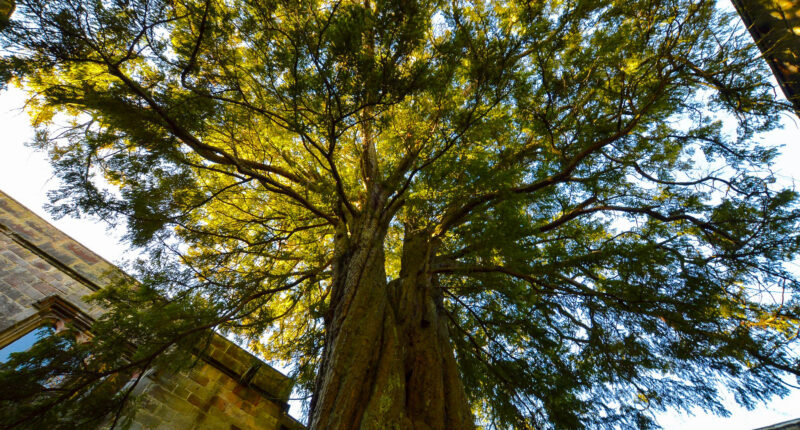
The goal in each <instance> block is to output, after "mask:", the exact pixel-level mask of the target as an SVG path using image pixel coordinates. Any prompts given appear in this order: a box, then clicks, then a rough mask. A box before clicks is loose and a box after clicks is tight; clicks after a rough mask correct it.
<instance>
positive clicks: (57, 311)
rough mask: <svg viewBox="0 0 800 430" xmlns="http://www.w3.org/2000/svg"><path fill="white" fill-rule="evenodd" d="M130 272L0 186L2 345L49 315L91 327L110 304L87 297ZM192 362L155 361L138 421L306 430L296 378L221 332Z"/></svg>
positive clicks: (137, 408) (136, 412)
mask: <svg viewBox="0 0 800 430" xmlns="http://www.w3.org/2000/svg"><path fill="white" fill-rule="evenodd" d="M117 276H125V275H124V274H123V273H122V272H121V271H120V270H119V269H117V268H116V267H114V266H113V265H112V264H111V263H109V262H107V261H105V260H104V259H102V258H101V257H99V256H98V255H96V254H94V253H93V252H91V251H90V250H88V249H87V248H85V247H84V246H82V245H81V244H80V243H78V242H77V241H75V240H74V239H72V238H70V237H69V236H67V235H65V234H64V233H62V232H61V231H59V230H58V229H56V228H55V227H53V226H52V225H50V224H49V223H47V222H46V221H44V220H43V219H41V218H40V217H38V216H37V215H35V214H34V213H33V212H31V211H30V210H28V209H27V208H25V207H24V206H22V205H21V204H19V203H18V202H16V201H15V200H13V199H12V198H11V197H9V196H8V195H6V194H4V193H3V192H1V191H0V348H2V347H4V346H5V345H8V344H9V343H11V342H13V341H14V340H16V339H17V338H19V337H21V336H23V335H24V334H25V333H27V332H29V331H31V330H33V329H34V328H35V327H37V326H39V325H41V324H43V323H51V324H55V325H56V326H58V325H60V324H64V323H65V322H68V321H69V322H72V323H74V324H76V325H77V326H79V327H82V326H83V327H86V328H88V326H89V325H90V324H91V321H92V320H93V319H96V318H98V317H99V316H101V315H102V314H103V309H102V308H99V307H97V306H95V305H90V304H88V303H86V302H85V301H84V300H83V299H82V298H83V297H84V296H86V295H87V294H90V293H92V292H93V291H96V290H98V289H100V288H102V286H103V285H106V284H107V283H108V282H109V281H110V280H111V279H112V278H114V277H117ZM197 358H198V360H197V364H196V365H195V366H194V367H193V368H192V369H190V370H187V371H183V372H180V373H170V372H166V371H160V370H158V369H155V370H154V371H152V372H150V373H149V374H148V375H146V377H145V378H143V381H142V382H141V383H140V385H139V386H138V387H137V390H136V394H137V396H136V400H135V402H134V403H132V405H131V407H130V408H129V410H128V411H127V413H126V414H127V415H128V416H130V417H132V421H133V424H132V428H133V429H176V430H177V429H220V430H223V429H224V430H234V429H240V430H246V429H267V430H299V429H302V428H303V427H302V425H300V424H299V423H298V422H297V421H295V420H294V419H292V418H291V417H290V416H288V415H287V414H286V410H287V399H288V397H289V393H290V392H291V390H292V382H291V380H290V379H289V378H287V377H286V376H284V375H283V374H281V373H280V372H278V371H276V370H275V369H273V368H271V367H269V366H268V365H266V364H265V363H263V362H262V361H260V360H259V359H258V358H256V357H255V356H253V355H252V354H250V353H248V352H247V351H245V350H243V349H242V348H240V347H239V346H237V345H236V344H234V343H233V342H231V341H229V340H227V339H225V338H223V337H222V336H219V335H215V336H214V338H213V340H212V342H211V344H210V346H209V348H208V349H207V350H205V351H198V353H197Z"/></svg>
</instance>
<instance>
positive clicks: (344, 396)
mask: <svg viewBox="0 0 800 430" xmlns="http://www.w3.org/2000/svg"><path fill="white" fill-rule="evenodd" d="M384 232H385V230H382V229H381V228H379V227H378V226H377V225H372V226H368V225H365V226H363V227H362V230H361V231H360V232H359V233H358V234H357V235H354V237H357V239H356V240H355V241H354V242H355V243H352V244H348V246H346V247H345V248H346V249H343V250H342V252H341V253H340V255H338V261H337V262H338V264H337V266H336V268H335V269H334V270H336V272H337V273H335V274H334V285H333V286H332V288H333V291H332V299H331V314H330V315H331V316H330V319H329V321H328V323H327V329H328V332H327V334H326V335H327V336H326V344H325V350H324V353H323V359H322V365H321V369H320V374H319V376H318V379H317V386H316V389H315V393H314V398H313V399H312V404H311V408H312V410H311V422H310V424H309V427H310V428H311V429H312V430H321V429H325V430H351V429H364V430H367V429H419V430H421V429H424V430H444V429H452V430H460V429H472V428H474V421H473V417H472V415H471V412H470V408H469V403H468V402H467V399H466V396H465V394H464V390H463V387H462V385H461V380H460V376H459V373H458V368H457V366H456V361H455V356H454V354H453V348H452V346H451V344H450V340H449V334H448V327H447V317H446V315H444V314H443V311H444V310H443V307H442V299H441V295H440V294H439V292H438V291H437V288H435V286H434V280H433V278H432V277H431V275H430V274H429V273H428V271H427V269H428V265H429V261H430V256H431V252H432V246H431V244H430V241H429V240H428V237H429V236H428V235H426V234H423V233H420V234H410V235H407V237H406V240H405V243H404V247H403V257H402V268H401V276H400V278H399V279H397V280H395V281H392V282H391V283H390V282H387V279H386V274H385V269H384V263H385V262H384V253H383V236H384Z"/></svg>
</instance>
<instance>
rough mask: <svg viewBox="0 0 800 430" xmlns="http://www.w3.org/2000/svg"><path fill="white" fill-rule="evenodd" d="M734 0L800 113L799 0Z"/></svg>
mask: <svg viewBox="0 0 800 430" xmlns="http://www.w3.org/2000/svg"><path fill="white" fill-rule="evenodd" d="M732 1H733V5H734V6H735V7H736V10H737V12H739V15H740V16H741V17H742V21H744V24H745V25H746V26H747V29H748V30H749V31H750V34H751V35H752V36H753V40H755V42H756V45H758V49H760V50H761V53H762V54H763V55H764V59H765V60H767V63H768V64H769V66H770V68H771V69H772V73H773V74H774V75H775V78H776V79H777V80H778V84H779V85H780V86H781V89H783V93H784V94H785V95H786V98H787V99H788V100H789V101H790V102H791V103H792V106H793V107H794V110H795V113H796V114H797V115H798V116H800V2H797V1H796V0H732Z"/></svg>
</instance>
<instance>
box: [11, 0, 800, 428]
mask: <svg viewBox="0 0 800 430" xmlns="http://www.w3.org/2000/svg"><path fill="white" fill-rule="evenodd" d="M0 46H2V48H3V51H2V52H3V53H2V58H1V59H0V61H2V62H1V63H0V75H2V77H3V78H4V80H6V81H8V82H15V83H17V84H20V85H22V86H24V87H25V88H27V89H29V91H30V95H31V96H30V101H29V104H28V107H29V109H30V111H31V113H32V117H33V118H34V125H36V126H37V127H39V132H38V134H37V139H36V142H35V143H34V145H35V146H37V147H39V148H42V149H45V150H47V151H48V152H49V154H50V156H51V159H52V161H53V164H54V166H55V167H56V170H57V172H58V176H59V178H60V179H61V180H62V186H61V188H60V189H59V190H58V191H56V192H55V193H54V194H53V195H52V196H51V197H52V201H53V204H52V207H51V209H52V211H53V212H54V213H55V214H58V215H85V214H88V215H94V216H97V217H100V218H102V219H105V220H109V221H110V222H115V223H118V224H119V225H123V226H125V227H126V228H127V232H128V233H127V238H128V239H129V241H130V243H131V244H132V245H134V246H137V247H140V249H142V250H144V251H145V252H147V253H148V258H145V259H143V260H142V261H139V262H138V264H137V265H136V267H135V270H136V272H135V274H136V276H137V278H138V280H139V282H138V283H137V284H135V285H128V284H125V283H124V282H121V283H120V284H119V285H115V286H113V287H110V288H108V289H106V290H104V291H102V292H100V293H98V296H97V297H95V299H96V300H100V301H102V302H103V303H105V304H106V305H107V306H110V307H111V309H112V310H111V311H110V312H109V314H108V315H107V316H106V317H105V318H104V319H102V320H100V321H98V322H97V323H96V324H95V328H94V329H93V335H94V336H93V337H92V339H91V340H89V341H87V342H85V343H80V344H77V343H76V342H75V341H74V337H70V335H69V333H67V334H62V335H59V336H54V337H53V338H51V339H46V340H43V341H42V342H40V344H39V345H38V346H37V347H36V348H34V349H33V350H31V351H29V352H28V353H24V354H18V355H16V356H15V358H14V359H13V360H12V361H11V362H9V363H8V364H6V365H5V367H3V370H2V372H0V381H1V382H0V385H4V386H6V387H8V386H9V385H7V384H9V382H8V381H12V380H13V381H14V383H15V384H16V385H15V386H16V387H18V388H17V389H15V390H13V392H11V391H12V390H8V389H4V390H3V392H2V393H0V394H1V395H0V402H1V403H0V405H1V406H2V408H1V409H2V410H3V412H1V413H0V416H2V421H0V422H3V423H6V424H13V425H15V426H21V427H26V426H34V425H37V426H38V425H41V424H42V423H48V424H49V425H51V426H53V428H56V427H57V426H59V425H60V426H65V427H67V428H69V426H70V425H74V423H75V422H76V420H87V421H88V420H92V419H97V420H99V419H102V417H103V416H105V414H107V413H108V412H109V411H112V412H113V411H116V412H119V411H120V410H121V409H119V407H120V404H121V403H122V402H123V401H125V400H127V398H128V393H129V390H127V389H125V390H122V391H119V392H118V394H117V395H116V397H114V398H113V401H108V397H109V396H110V394H109V393H111V392H115V391H116V390H117V389H118V388H119V384H116V385H115V384H111V383H110V382H109V381H110V380H111V379H114V378H120V379H123V380H124V379H125V378H129V377H130V375H136V374H138V373H137V371H141V370H142V369H145V368H147V367H150V366H154V365H164V364H165V363H168V364H170V365H175V366H179V365H181V364H187V365H188V364H190V362H191V360H189V359H187V358H186V355H185V354H186V353H187V351H191V347H192V346H194V345H197V344H198V343H199V344H201V345H202V341H203V339H206V338H207V333H208V331H207V330H208V329H210V328H213V329H215V330H217V331H220V332H223V333H228V334H231V335H234V336H237V337H238V338H239V339H241V340H242V341H244V342H247V343H248V345H249V346H250V348H251V349H252V350H254V351H256V352H257V353H259V354H261V355H262V356H263V357H265V358H266V359H268V360H274V361H282V362H285V363H289V364H290V366H291V368H292V369H293V373H292V376H293V377H294V378H296V381H297V384H298V387H299V392H300V393H305V394H307V395H309V396H310V399H311V400H310V401H308V402H307V403H306V405H307V412H308V414H309V419H310V426H311V428H331V429H334V428H341V429H348V428H364V429H368V428H390V427H391V428H418V429H421V428H433V429H443V428H470V427H471V426H472V425H473V424H474V425H477V426H481V427H484V428H520V429H523V428H586V427H588V428H618V427H625V428H629V427H635V428H651V427H655V426H656V424H655V423H654V421H653V414H654V413H655V412H658V411H663V410H665V409H667V408H683V409H686V408H690V407H701V408H704V409H707V410H711V411H713V412H716V413H724V412H725V408H724V405H722V404H721V403H720V402H719V400H718V398H717V393H718V391H719V390H720V389H729V390H732V391H733V392H734V393H735V394H736V399H737V401H739V402H740V403H742V404H743V405H745V406H753V405H755V404H756V402H758V401H765V400H767V399H769V398H770V397H771V396H773V395H781V394H785V393H786V392H787V391H786V388H785V387H784V386H783V385H782V384H781V383H780V382H778V381H779V380H780V378H782V377H784V376H786V375H788V374H794V375H798V374H800V360H799V359H798V354H797V342H798V332H799V331H800V295H798V292H799V291H800V285H799V284H798V281H797V279H796V276H795V275H794V274H793V273H792V272H791V271H790V270H789V268H788V263H790V262H791V261H792V260H793V259H794V258H796V255H797V252H798V249H800V237H798V231H800V225H798V219H799V217H800V212H799V211H798V207H797V193H796V192H795V191H794V190H790V189H783V188H781V187H780V186H778V185H777V184H776V183H775V177H774V175H773V174H772V172H771V170H770V163H771V161H772V160H773V159H774V158H775V156H776V155H777V150H776V148H774V147H772V146H769V145H765V144H763V143H760V142H759V140H758V139H757V137H758V134H759V133H760V132H764V131H767V130H770V129H772V128H774V127H775V126H776V124H777V121H778V117H779V115H780V114H781V113H782V112H786V111H788V110H789V109H790V107H789V106H788V105H787V104H785V103H781V102H778V101H776V100H775V97H774V89H773V88H772V86H771V85H770V83H769V79H768V77H769V70H768V69H767V67H766V66H765V65H764V64H763V63H762V60H760V58H759V56H758V50H757V48H755V47H754V46H753V45H752V42H751V40H750V39H749V37H748V36H747V33H746V30H745V29H744V28H743V27H742V26H741V24H740V23H739V21H738V19H737V17H736V15H735V14H731V13H729V12H725V11H722V10H720V9H719V8H717V6H716V5H715V3H714V2H711V1H703V0H700V1H695V0H625V1H607V0H606V1H600V0H566V1H562V0H548V1H540V2H524V1H519V2H517V1H503V2H480V1H478V2H473V1H457V2H455V1H454V2H438V1H395V0H377V1H371V0H366V1H332V2H328V1H306V0H295V1H279V0H61V1H46V0H19V1H18V2H17V10H16V12H15V15H14V17H13V18H12V20H11V22H10V23H9V25H8V27H6V28H5V29H4V30H3V32H2V34H0ZM65 124H66V125H65ZM132 345H133V346H132ZM123 352H124V354H123ZM176 355H177V356H179V358H176ZM48 357H49V358H48ZM53 357H57V358H53ZM65 357H68V358H65ZM180 357H183V358H180ZM434 368H435V369H436V370H435V371H433V370H431V369H434ZM435 372H439V373H436V374H435V375H433V374H434V373H435ZM111 375H116V376H114V377H112V376H111ZM55 376H57V377H59V378H60V379H59V381H60V384H59V385H58V387H55V388H54V387H53V384H52V383H47V382H46V381H52V380H53V379H52V378H53V377H55ZM43 381H45V382H44V383H43ZM109 386H113V387H114V389H113V390H112V389H110V388H109ZM99 399H104V401H100V400H99ZM423 425H425V426H427V427H423Z"/></svg>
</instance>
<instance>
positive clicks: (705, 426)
mask: <svg viewBox="0 0 800 430" xmlns="http://www.w3.org/2000/svg"><path fill="white" fill-rule="evenodd" d="M24 100H25V98H24V93H23V92H22V91H21V90H18V89H15V88H11V89H9V90H7V91H4V92H0V146H1V148H0V190H2V191H3V192H5V193H6V194H8V195H10V196H11V197H13V198H14V199H16V200H17V201H19V202H20V203H22V204H23V205H25V206H27V207H28V208H29V209H31V210H32V211H33V212H35V213H36V214H38V215H39V216H41V217H42V218H44V219H46V220H48V221H49V222H50V223H52V224H53V225H55V226H56V227H57V228H59V229H60V230H61V231H63V232H65V233H66V234H68V235H69V236H71V237H72V238H74V239H75V240H77V241H78V242H80V243H82V244H83V245H85V246H86V247H87V248H89V249H91V250H92V251H94V252H95V253H97V254H99V255H100V256H102V257H104V258H105V259H107V260H109V261H111V262H114V263H117V264H119V263H121V262H123V261H124V260H125V259H126V257H128V258H130V256H131V255H132V253H131V251H130V250H129V248H128V246H126V245H125V244H124V243H122V242H121V236H122V233H123V232H121V231H119V230H114V229H107V228H106V227H105V226H104V225H102V224H101V223H100V222H99V221H97V220H93V219H87V218H83V219H74V218H62V219H60V220H54V219H53V217H51V216H50V214H48V213H47V211H45V210H44V205H45V203H46V202H47V191H48V190H52V189H54V188H56V187H57V185H58V180H57V179H56V178H55V177H54V176H53V170H52V168H51V167H50V164H49V162H48V161H47V157H46V155H45V154H43V153H41V152H37V151H34V150H33V149H31V148H29V147H27V146H26V145H25V144H26V143H27V142H30V141H31V140H32V139H33V129H32V128H31V126H30V120H29V119H28V116H27V115H26V114H25V113H24V112H22V110H21V108H22V105H23V103H24ZM783 124H784V129H783V130H777V131H774V132H772V133H770V134H769V135H766V136H764V137H763V139H764V140H765V141H768V142H772V143H776V144H780V145H784V149H783V154H782V156H781V157H780V158H779V160H778V161H777V162H776V163H775V165H774V168H775V171H776V173H777V175H778V177H779V178H780V180H781V182H783V183H785V184H787V185H790V186H793V185H794V184H795V183H798V184H800V120H798V118H796V117H791V116H788V115H787V116H786V117H784V118H783ZM790 382H793V381H790ZM725 404H726V405H728V408H729V409H730V410H731V411H732V415H731V417H729V418H722V417H716V416H713V415H708V414H705V413H703V412H702V411H695V413H694V415H684V414H678V413H666V414H660V415H659V416H658V421H659V423H660V424H661V425H662V426H663V427H664V428H665V429H668V430H671V429H681V430H716V429H725V430H750V429H754V428H758V427H763V426H767V425H771V424H774V423H778V422H782V421H788V420H791V419H795V418H800V389H798V390H794V391H793V392H792V394H791V395H790V396H789V397H786V398H784V399H774V400H773V401H771V402H770V403H769V404H767V405H762V406H758V407H757V408H756V409H755V410H753V411H747V410H745V409H742V408H740V407H738V406H737V405H735V402H733V400H732V397H727V398H726V399H725ZM293 409H294V408H293Z"/></svg>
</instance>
